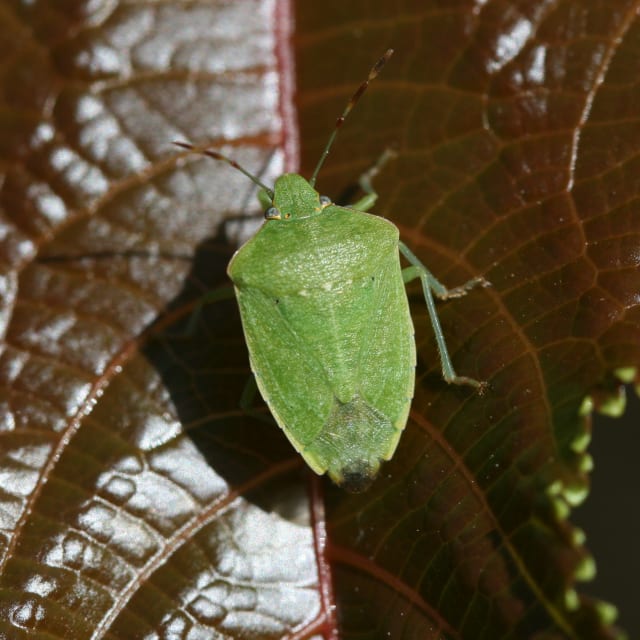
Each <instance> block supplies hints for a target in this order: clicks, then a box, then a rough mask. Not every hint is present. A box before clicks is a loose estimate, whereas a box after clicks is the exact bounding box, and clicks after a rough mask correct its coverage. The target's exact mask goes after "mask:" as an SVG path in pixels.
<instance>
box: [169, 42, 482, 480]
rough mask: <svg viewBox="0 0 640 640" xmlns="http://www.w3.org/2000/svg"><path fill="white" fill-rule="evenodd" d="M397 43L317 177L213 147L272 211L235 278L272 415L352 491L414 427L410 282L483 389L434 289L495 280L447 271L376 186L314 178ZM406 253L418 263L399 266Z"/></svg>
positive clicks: (241, 254) (319, 466) (446, 294)
mask: <svg viewBox="0 0 640 640" xmlns="http://www.w3.org/2000/svg"><path fill="white" fill-rule="evenodd" d="M392 53H393V51H392V50H391V49H390V50H388V51H387V52H386V53H385V55H384V56H383V57H382V58H381V59H380V60H379V61H378V62H377V63H376V64H375V65H374V67H373V68H372V69H371V71H370V73H369V76H368V78H367V80H365V81H364V82H363V83H362V84H361V85H360V86H359V87H358V89H357V91H356V92H355V93H354V94H353V96H352V97H351V99H350V100H349V102H348V103H347V106H346V107H345V110H344V111H343V113H342V115H341V116H340V118H338V120H337V123H336V127H335V129H334V131H333V132H332V134H331V136H330V138H329V141H328V142H327V145H326V147H325V149H324V151H323V153H322V155H321V157H320V160H319V161H318V164H317V166H316V168H315V170H314V172H313V175H312V177H311V179H310V180H308V181H307V180H306V179H305V178H303V177H302V176H300V175H297V174H292V173H289V174H284V175H282V176H280V177H279V178H278V179H277V180H276V183H275V186H274V188H273V189H270V188H269V187H267V186H265V185H264V184H262V183H261V182H260V181H259V180H258V178H256V177H255V176H253V175H251V174H250V173H249V172H248V171H246V170H245V169H243V168H242V167H240V166H239V165H238V164H237V163H236V162H234V161H233V160H231V159H229V158H227V157H226V156H223V155H221V154H219V153H217V152H216V151H212V150H208V149H205V150H198V149H196V148H194V147H193V146H192V145H190V144H187V143H176V144H177V145H178V146H181V147H183V148H186V149H189V150H193V151H198V152H199V153H202V154H204V155H207V156H211V157H213V158H215V159H218V160H223V161H225V162H227V163H229V164H231V165H232V166H234V167H236V168H237V169H239V170H240V171H242V172H243V173H244V174H245V175H247V176H248V177H249V178H250V179H251V180H253V182H255V183H256V184H257V185H258V186H260V187H261V188H262V191H261V194H260V199H261V202H262V203H263V204H264V206H265V214H264V216H265V219H266V222H265V223H264V224H263V226H262V227H261V228H260V229H259V230H258V232H257V233H256V234H255V235H254V236H253V238H251V239H250V240H249V241H248V242H246V243H245V244H244V245H243V246H242V247H241V248H240V249H239V250H238V251H237V252H236V253H235V255H234V256H233V258H232V259H231V261H230V263H229V266H228V268H227V273H228V275H229V277H230V278H231V280H232V281H233V284H234V287H235V293H236V297H237V301H238V305H239V307H240V315H241V318H242V326H243V329H244V335H245V339H246V343H247V347H248V350H249V359H250V362H251V369H252V371H253V373H254V376H255V380H256V383H257V385H258V388H259V390H260V392H261V394H262V397H263V398H264V400H265V402H266V403H267V405H268V406H269V409H270V410H271V413H272V415H273V417H274V418H275V420H276V422H277V423H278V424H279V425H280V427H281V428H282V429H283V431H284V432H285V434H286V436H287V437H288V438H289V440H290V441H291V443H292V444H293V446H294V447H295V448H296V449H297V450H298V451H299V452H300V454H301V455H302V457H303V458H304V459H305V461H306V462H307V464H308V465H309V466H310V467H311V468H312V469H313V470H314V471H315V472H316V473H318V474H323V473H325V472H326V473H328V475H329V477H330V478H331V479H332V480H333V481H334V482H335V483H336V484H338V485H339V486H341V487H344V488H345V489H347V490H350V491H362V490H364V489H366V488H367V487H368V486H369V484H370V483H371V481H372V480H373V479H374V477H375V476H376V474H377V472H378V469H379V467H380V463H381V461H383V460H389V459H390V458H391V457H392V455H393V453H394V451H395V449H396V446H397V444H398V440H399V439H400V435H401V433H402V430H403V429H404V427H405V425H406V423H407V419H408V415H409V409H410V406H411V401H412V399H413V393H414V386H415V365H416V349H415V339H414V329H413V323H412V320H411V315H410V313H409V303H408V299H407V294H406V291H405V283H407V282H409V281H411V280H414V279H416V278H420V280H421V282H422V288H423V291H424V297H425V301H426V304H427V310H428V312H429V317H430V319H431V324H432V326H433V329H434V332H435V336H436V341H437V345H438V349H439V353H440V359H441V364H442V372H443V376H444V378H445V380H446V381H447V382H450V383H455V384H467V385H471V386H473V387H476V388H478V389H480V390H482V388H483V386H484V383H481V382H478V381H477V380H474V379H472V378H468V377H465V376H458V375H456V373H455V371H454V369H453V365H452V363H451V359H450V357H449V354H448V352H447V346H446V342H445V339H444V336H443V333H442V330H441V328H440V323H439V320H438V315H437V311H436V308H435V303H434V295H435V296H437V297H438V298H442V299H446V298H451V297H455V296H460V295H464V294H465V293H466V292H467V290H469V289H470V288H471V287H473V286H476V285H478V284H480V285H483V286H485V285H487V284H488V283H487V282H486V281H485V280H484V279H483V278H481V277H479V278H474V279H472V280H470V281H469V282H467V283H466V284H464V285H462V286H461V287H457V288H455V289H447V288H446V287H445V286H444V285H442V284H441V283H440V282H438V281H437V280H436V279H435V278H434V277H433V276H432V275H431V273H430V272H429V271H428V270H427V269H426V267H425V266H424V265H423V264H422V263H421V262H420V261H419V260H418V258H417V257H416V256H415V255H414V254H413V253H412V252H411V251H410V250H409V249H408V247H406V245H404V244H403V243H402V242H401V241H400V234H399V231H398V229H397V227H396V226H395V225H394V224H392V223H391V222H390V221H388V220H386V219H384V218H381V217H379V216H374V215H371V214H368V213H366V211H367V210H368V209H369V208H371V207H372V206H373V204H374V202H375V200H376V197H377V195H376V193H375V191H374V190H373V188H372V186H371V179H372V178H373V176H375V174H376V173H377V172H378V170H379V169H380V167H381V166H382V164H383V163H384V162H385V161H386V160H387V159H388V158H389V156H390V154H389V152H386V153H385V154H384V155H383V156H382V158H381V159H380V160H379V161H378V163H377V164H376V165H375V166H374V167H373V168H372V169H371V170H369V172H367V173H366V174H364V176H362V178H361V180H360V185H361V186H362V188H363V190H364V191H365V193H366V195H365V197H364V198H362V199H361V200H360V201H359V202H357V203H356V204H355V205H353V206H352V207H350V208H347V207H341V206H337V205H335V204H333V203H332V202H331V201H330V200H329V199H328V198H326V197H324V196H320V195H319V194H318V192H317V191H316V190H315V189H314V185H315V181H316V178H317V175H318V172H319V171H320V168H321V167H322V164H323V163H324V160H325V159H326V157H327V155H328V153H329V149H330V147H331V145H332V144H333V141H334V139H335V138H336V135H337V132H338V130H339V127H340V126H341V125H342V123H343V122H344V120H345V118H346V117H347V115H348V114H349V112H350V111H351V109H352V108H353V106H354V105H355V104H356V102H357V100H358V99H359V98H360V96H361V95H362V94H363V93H364V91H365V89H366V88H367V86H368V84H369V83H370V82H371V81H372V80H373V79H374V78H375V77H376V76H377V75H378V72H379V71H380V69H381V68H382V66H383V65H384V64H385V62H386V61H387V60H388V58H389V57H390V56H391V54H392ZM400 253H402V254H403V255H404V256H405V258H406V259H407V260H408V261H409V263H410V264H411V266H410V267H407V268H405V269H404V270H403V269H402V268H401V266H400Z"/></svg>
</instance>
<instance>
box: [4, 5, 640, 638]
mask: <svg viewBox="0 0 640 640" xmlns="http://www.w3.org/2000/svg"><path fill="white" fill-rule="evenodd" d="M299 5H300V6H299V7H298V12H297V15H296V30H295V37H294V39H293V43H294V46H293V47H291V48H290V43H289V40H288V29H290V28H291V26H292V23H291V22H289V19H290V15H289V13H288V12H289V10H290V8H289V6H288V3H286V2H277V3H275V2H260V1H258V0H251V1H249V0H246V1H244V2H227V1H223V0H218V1H216V2H209V3H200V4H184V3H182V4H179V5H178V4H175V3H174V4H172V3H166V2H165V3H163V4H155V3H146V4H139V5H136V4H131V3H117V2H105V3H102V4H100V3H89V2H81V1H80V0H73V1H72V0H67V1H65V2H56V3H47V2H44V1H41V2H33V3H18V2H17V1H11V0H7V1H6V2H5V3H4V4H3V5H2V6H1V7H0V29H2V34H3V35H2V38H0V42H2V45H1V49H0V50H1V51H2V53H3V55H2V58H1V60H2V62H1V63H0V82H1V86H2V94H1V98H0V99H1V100H2V104H1V109H0V127H1V128H2V136H1V137H0V139H1V140H2V143H1V145H0V153H1V154H2V158H3V160H4V163H3V170H4V175H3V181H2V183H1V184H2V186H1V190H0V198H1V199H0V203H1V206H2V213H3V221H2V227H3V229H2V230H3V233H2V238H3V241H2V244H1V245H0V251H1V256H2V267H3V273H2V290H3V295H2V307H1V309H0V312H1V313H2V327H3V328H4V329H5V335H6V340H5V343H4V349H3V352H2V362H1V363H0V389H1V391H0V393H1V397H2V422H1V423H0V424H2V430H1V431H0V530H1V532H0V536H1V537H0V638H10V639H11V640H13V639H14V638H23V637H24V638H26V637H29V638H43V639H44V638H53V637H58V638H65V639H66V640H76V639H78V640H79V639H84V638H103V637H104V638H113V639H115V638H122V639H124V638H127V639H129V638H138V637H158V638H170V637H171V638H174V637H180V638H189V639H191V638H210V637H213V636H216V637H218V636H220V637H233V638H249V637H250V638H256V637H259V638H283V637H288V638H306V637H309V638H311V637H323V638H337V637H340V638H355V637H358V638H363V637H369V638H379V637H380V638H382V637H391V638H401V637H402V638H414V637H415V638H421V639H423V638H434V639H435V638H464V639H467V638H468V639H480V638H487V639H489V638H490V639H491V640H495V639H498V638H517V639H518V640H520V639H522V638H536V639H541V638H546V639H550V638H580V639H583V638H584V639H586V640H590V639H592V638H593V639H596V638H597V639H605V638H612V637H614V636H615V634H616V632H615V630H614V629H613V628H612V626H611V620H610V619H607V616H606V615H605V614H607V610H605V609H604V608H603V607H602V606H601V605H599V604H598V603H595V602H593V601H591V600H589V599H587V598H586V597H583V596H580V595H577V591H579V589H580V587H579V585H576V578H581V577H582V578H584V577H586V576H588V575H589V572H590V568H591V560H590V558H589V556H588V554H587V552H586V551H585V550H584V548H583V547H582V546H581V545H582V540H581V538H580V536H579V534H578V533H577V532H576V531H575V530H574V529H573V528H572V526H571V525H570V524H569V522H568V521H567V519H566V516H567V512H568V510H569V507H570V506H571V505H573V504H575V503H576V502H577V501H578V500H579V499H581V498H582V497H584V495H585V493H586V489H587V475H586V473H587V471H588V458H587V456H586V454H585V451H584V447H585V443H586V441H587V437H586V435H587V433H588V429H589V425H588V423H587V422H586V420H585V418H582V417H580V415H579V412H580V408H581V406H583V400H584V398H585V396H586V395H587V394H591V395H592V397H593V398H594V399H595V400H598V401H605V400H606V399H608V398H610V397H611V396H612V393H613V392H614V391H615V390H616V388H617V384H618V383H617V381H616V379H615V378H614V376H613V372H614V370H616V369H618V368H619V367H622V366H625V367H629V366H637V362H638V359H639V356H640V325H639V315H640V311H639V307H638V291H639V290H640V272H639V270H638V256H639V255H640V247H639V244H640V243H639V238H640V224H639V220H638V218H639V214H638V209H637V197H638V189H640V181H638V180H637V179H636V177H635V176H636V175H637V174H638V172H637V171H636V167H635V164H636V155H637V152H638V149H639V148H640V137H638V135H636V129H637V126H636V112H637V109H635V108H634V101H633V97H634V96H635V95H636V93H637V91H638V86H637V75H638V74H637V73H636V72H635V68H636V67H637V64H636V61H637V55H636V49H635V41H636V40H637V33H636V32H637V28H638V26H637V21H636V20H634V18H635V15H636V6H635V5H634V4H633V3H631V2H622V1H618V2H614V3H606V4H605V3H602V4H599V3H596V2H591V1H590V2H582V3H577V2H565V3H549V2H521V3H513V2H511V3H503V2H487V3H478V4H477V6H476V5H473V4H472V3H465V2H457V3H454V2H448V3H437V2H427V3H419V2H414V3H406V2H405V3H395V2H384V3H383V2H368V3H339V2H332V1H330V2H323V3H319V4H318V3H299ZM387 47H394V48H395V49H396V53H395V55H394V57H393V58H392V60H391V61H390V62H389V64H388V65H387V67H386V68H385V69H384V72H383V74H382V75H381V77H380V78H379V79H378V80H376V83H375V84H374V85H372V86H371V88H370V90H369V92H368V93H367V95H366V96H365V97H364V98H363V99H362V101H361V102H360V103H359V104H358V105H357V107H356V109H355V110H354V112H353V115H352V116H350V119H349V121H348V123H347V124H346V125H345V127H344V128H343V130H342V132H341V134H340V137H339V139H338V142H337V144H336V146H335V148H334V150H332V153H331V156H330V158H329V160H328V162H327V165H326V166H325V168H324V169H323V172H322V173H321V175H320V178H319V180H318V186H319V188H320V189H321V190H322V192H324V193H327V194H331V195H332V196H334V197H337V196H338V194H340V193H341V192H345V193H348V192H349V191H350V188H351V187H352V186H353V185H354V184H355V182H356V180H357V176H358V175H359V174H360V173H361V172H362V171H363V170H364V169H366V168H368V167H369V166H370V165H371V164H372V162H373V161H375V159H376V158H377V157H378V156H379V155H380V153H381V152H382V151H383V150H384V149H385V148H386V147H388V146H393V147H395V148H396V149H397V150H398V152H399V157H398V158H397V160H395V161H393V162H392V163H390V164H389V165H388V166H387V167H386V168H385V170H384V172H383V173H382V174H381V175H380V176H379V177H378V178H377V181H376V186H377V188H378V190H379V193H380V200H379V206H377V208H376V212H377V213H379V214H381V215H385V216H387V217H389V218H390V219H392V220H393V221H394V222H396V223H397V224H398V226H399V227H400V228H401V231H402V234H403V237H404V239H405V241H406V242H407V243H408V244H409V245H410V246H411V247H412V249H413V250H415V252H416V253H417V254H418V255H419V256H420V257H421V258H422V259H423V260H424V261H425V263H426V264H427V265H428V266H429V268H431V269H432V270H433V272H434V273H435V274H436V276H437V277H438V278H440V279H442V280H443V281H444V282H445V283H446V284H448V285H456V284H459V283H461V282H463V281H465V280H467V279H468V278H470V277H472V276H476V275H484V276H486V277H487V278H488V279H489V280H490V281H491V283H492V285H493V286H492V288H491V289H483V290H477V291H473V292H471V293H470V294H469V295H467V296H466V297H465V298H463V299H457V300H452V301H450V302H447V303H444V304H441V305H440V307H439V308H440V312H441V319H442V322H443V326H444V329H445V333H446V335H447V340H448V343H449V345H450V348H451V351H452V355H453V358H454V363H455V366H456V368H457V370H458V372H459V373H463V374H465V375H471V376H474V377H478V378H482V379H487V380H488V381H489V382H490V389H489V390H488V391H487V393H486V394H485V395H483V396H478V395H477V394H474V393H473V392H472V391H471V390H467V389H462V388H448V387H447V385H446V384H445V383H444V382H443V381H442V380H441V378H440V375H439V366H438V361H437V355H436V351H435V345H434V340H433V337H432V335H431V331H430V328H429V326H428V322H427V319H426V313H425V311H424V305H423V304H421V298H420V293H419V291H418V290H417V289H412V295H411V301H412V306H413V309H414V311H415V324H416V331H417V340H418V348H419V365H418V367H419V368H418V385H417V389H416V398H415V401H414V405H413V410H412V415H411V419H410V422H409V425H408V427H407V430H406V433H405V434H404V435H403V438H402V441H401V444H400V447H399V450H398V452H397V454H396V456H395V457H394V459H393V460H392V461H391V462H389V463H387V464H386V465H385V466H384V467H383V471H382V473H381V477H380V478H379V479H378V480H377V481H376V483H375V484H374V485H373V487H372V489H371V490H370V491H368V492H367V493H365V494H362V495H360V496H356V497H354V496H348V495H346V494H345V493H344V492H342V491H340V490H338V489H335V488H333V487H331V486H329V485H328V484H326V483H321V482H320V481H318V480H316V479H315V477H311V476H312V474H311V473H310V472H309V471H307V470H306V468H305V467H304V465H303V463H302V461H301V459H300V458H299V456H298V455H297V454H296V453H295V452H294V451H293V450H292V448H291V447H290V445H289V444H288V443H287V441H286V440H285V439H284V437H283V436H282V434H281V433H280V432H279V430H278V429H277V428H276V427H275V426H274V425H273V424H270V421H269V419H268V416H267V414H266V412H265V410H264V408H263V407H262V405H256V407H257V408H256V411H254V412H253V413H252V414H251V415H246V413H245V412H243V411H241V410H240V409H239V403H240V397H241V395H242V392H243V388H244V386H245V383H246V381H247V379H248V376H249V370H248V363H247V356H246V350H245V347H244V344H243V339H242V335H241V332H240V326H239V319H238V317H237V312H236V308H235V303H234V302H233V300H231V299H225V287H227V285H228V281H227V279H226V277H225V265H226V263H227V261H228V259H229V257H230V255H231V253H232V251H233V249H234V248H235V246H236V244H237V242H238V240H239V238H240V237H244V236H246V234H247V233H249V232H250V230H251V228H255V223H254V221H255V218H253V217H251V216H252V214H253V213H255V212H256V206H255V204H254V195H255V189H254V188H253V185H251V184H250V183H249V182H248V181H247V180H246V178H244V177H243V176H242V175H241V174H239V173H237V172H234V171H233V170H232V169H231V168H229V167H228V166H226V165H218V164H216V163H214V162H213V161H212V160H208V159H205V158H200V157H197V156H194V155H190V154H187V153H183V152H181V151H179V150H177V149H176V148H174V147H173V146H172V145H171V142H172V141H173V140H187V141H190V142H193V143H194V144H196V145H200V146H202V147H204V146H206V145H210V146H212V147H214V148H216V149H221V150H222V151H224V152H225V153H228V154H230V155H232V156H233V157H234V158H235V159H237V160H238V161H240V162H241V163H242V164H243V165H244V166H246V167H247V168H249V169H250V170H252V171H256V172H259V173H260V174H261V176H262V179H263V180H264V181H266V182H268V183H271V182H272V181H273V179H274V177H275V176H277V175H278V174H279V173H281V172H282V171H283V170H285V169H286V170H297V164H298V160H297V154H298V149H297V141H298V134H297V128H296V123H295V119H294V117H293V113H294V112H293V95H292V87H293V83H294V77H293V61H294V60H295V66H296V70H297V74H296V78H297V80H296V81H297V88H298V93H297V95H296V99H297V105H298V107H299V115H298V117H299V123H300V131H301V133H300V140H301V141H302V149H303V151H304V155H303V162H302V167H303V173H304V174H305V175H309V174H310V171H311V168H312V167H313V165H314V164H315V161H316V160H317V157H318V154H319V153H320V150H321V149H322V147H323V145H324V142H325V140H326V137H327V135H328V134H329V132H330V130H331V127H332V125H333V122H334V121H335V117H336V116H337V115H338V114H339V113H340V111H341V109H342V107H343V105H344V103H345V100H346V99H347V98H348V97H349V95H351V93H352V91H353V90H354V88H355V87H356V86H357V84H358V82H360V81H361V80H362V79H363V78H364V77H365V74H366V72H367V70H368V69H369V67H370V65H371V64H372V62H373V61H374V60H375V59H376V58H377V57H378V56H379V55H380V54H381V53H382V52H383V51H384V50H385V49H386V48H387ZM274 149H275V150H276V151H274ZM252 225H253V227H252ZM212 290H213V291H215V292H217V295H218V297H219V300H218V301H217V302H216V303H214V304H210V305H207V306H206V307H205V308H203V309H202V310H201V311H199V312H196V315H195V316H193V312H194V307H195V306H196V304H197V301H198V300H199V299H200V298H201V296H202V294H203V293H204V292H207V291H212ZM194 317H195V319H196V322H195V323H194V322H193V321H191V320H192V318H194ZM194 324H195V325H196V326H195V329H194V330H193V331H191V332H189V333H188V334H187V333H185V328H186V327H187V326H189V327H191V328H193V327H192V325H194ZM256 414H258V415H256ZM325 500H326V505H327V512H326V514H325V512H324V508H323V506H324V503H325ZM325 528H326V531H327V537H325V535H324V531H325ZM334 605H335V607H336V614H335V616H334V613H333V611H334Z"/></svg>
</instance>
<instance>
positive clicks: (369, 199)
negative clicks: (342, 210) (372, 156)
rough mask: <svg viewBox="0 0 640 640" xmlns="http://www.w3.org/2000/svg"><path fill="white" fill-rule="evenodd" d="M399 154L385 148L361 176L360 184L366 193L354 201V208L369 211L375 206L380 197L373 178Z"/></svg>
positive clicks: (352, 206)
mask: <svg viewBox="0 0 640 640" xmlns="http://www.w3.org/2000/svg"><path fill="white" fill-rule="evenodd" d="M397 155H398V154H397V152H396V151H394V150H393V149H385V150H384V152H383V153H382V155H381V156H380V157H379V158H378V160H377V161H376V163H375V164H374V165H373V166H372V167H371V168H370V169H368V170H367V171H365V172H364V173H363V174H362V175H361V176H360V178H359V180H358V184H359V185H360V188H361V189H362V190H363V191H364V192H365V194H366V195H365V196H364V197H362V198H360V200H358V201H357V202H354V203H353V204H352V205H351V208H352V209H356V210H357V211H369V209H371V208H372V207H373V205H374V204H375V203H376V200H377V199H378V194H377V193H376V190H375V189H374V188H373V184H372V180H373V179H374V178H375V177H376V176H377V175H378V173H380V170H381V169H382V167H384V165H385V164H387V162H389V160H391V158H395V157H396V156H397Z"/></svg>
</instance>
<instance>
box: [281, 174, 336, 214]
mask: <svg viewBox="0 0 640 640" xmlns="http://www.w3.org/2000/svg"><path fill="white" fill-rule="evenodd" d="M272 206H273V207H275V208H276V209H277V210H278V211H279V213H280V218H279V219H280V220H296V219H300V218H308V217H310V216H312V215H315V214H316V213H319V212H320V211H322V208H323V206H322V204H321V203H320V194H319V193H318V192H317V191H316V190H315V189H314V188H313V187H312V186H311V185H310V184H309V183H308V182H307V180H305V179H304V178H303V177H302V176H300V175H298V174H297V173H285V174H284V175H282V176H280V177H279V178H278V179H277V180H276V185H275V187H274V197H273V205H272Z"/></svg>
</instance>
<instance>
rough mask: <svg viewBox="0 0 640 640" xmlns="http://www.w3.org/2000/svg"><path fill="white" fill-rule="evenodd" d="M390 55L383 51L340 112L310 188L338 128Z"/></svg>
mask: <svg viewBox="0 0 640 640" xmlns="http://www.w3.org/2000/svg"><path fill="white" fill-rule="evenodd" d="M392 55H393V49H387V50H386V51H385V54H384V55H383V56H382V57H381V58H380V60H378V62H376V63H375V64H374V65H373V67H372V68H371V71H369V76H368V78H367V79H366V80H365V81H364V82H363V83H362V84H361V85H360V86H359V87H358V88H357V89H356V92H355V93H354V94H353V95H352V96H351V98H350V99H349V102H347V106H346V107H345V108H344V111H343V112H342V115H341V116H340V117H339V118H338V119H337V120H336V126H335V128H334V130H333V133H332V134H331V135H330V136H329V141H328V142H327V145H326V146H325V148H324V151H323V152H322V155H321V156H320V160H318V164H317V165H316V168H315V169H314V171H313V175H312V176H311V180H309V184H310V185H311V186H312V187H313V186H315V184H316V179H317V177H318V173H319V172H320V169H321V168H322V165H323V164H324V161H325V160H326V159H327V156H328V155H329V150H330V149H331V145H332V144H333V141H334V140H335V139H336V136H337V135H338V131H340V127H342V125H343V124H344V121H345V120H346V119H347V116H348V115H349V113H350V112H351V109H353V107H355V105H356V103H357V102H358V100H360V98H361V97H362V94H363V93H364V92H365V91H366V90H367V87H368V86H369V83H370V82H371V81H372V80H374V79H375V78H376V76H377V75H378V74H379V73H380V70H381V69H382V67H384V65H385V64H386V63H387V60H388V59H389V58H390V57H391V56H392Z"/></svg>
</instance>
